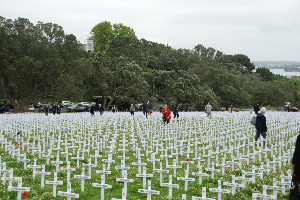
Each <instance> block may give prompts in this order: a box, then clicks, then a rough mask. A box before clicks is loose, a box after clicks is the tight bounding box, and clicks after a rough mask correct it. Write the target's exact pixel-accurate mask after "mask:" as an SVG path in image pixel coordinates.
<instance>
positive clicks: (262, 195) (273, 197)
mask: <svg viewBox="0 0 300 200" xmlns="http://www.w3.org/2000/svg"><path fill="white" fill-rule="evenodd" d="M257 197H261V198H263V199H264V200H267V198H268V199H277V195H276V196H275V195H268V194H267V185H263V193H262V194H259V193H252V199H253V200H257Z"/></svg>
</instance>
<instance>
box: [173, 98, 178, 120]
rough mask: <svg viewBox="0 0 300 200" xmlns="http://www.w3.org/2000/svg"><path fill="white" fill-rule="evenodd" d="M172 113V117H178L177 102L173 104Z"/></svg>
mask: <svg viewBox="0 0 300 200" xmlns="http://www.w3.org/2000/svg"><path fill="white" fill-rule="evenodd" d="M173 114H174V119H175V118H176V116H177V119H178V117H179V103H178V102H177V103H176V104H175V105H174V109H173Z"/></svg>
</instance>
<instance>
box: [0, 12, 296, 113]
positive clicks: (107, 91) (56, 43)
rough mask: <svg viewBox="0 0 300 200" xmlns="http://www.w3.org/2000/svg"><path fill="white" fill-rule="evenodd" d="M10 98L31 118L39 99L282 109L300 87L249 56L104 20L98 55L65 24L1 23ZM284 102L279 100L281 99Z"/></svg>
mask: <svg viewBox="0 0 300 200" xmlns="http://www.w3.org/2000/svg"><path fill="white" fill-rule="evenodd" d="M0 23H1V26H0V78H1V80H0V89H1V90H0V91H1V93H0V94H1V97H2V99H5V100H6V101H9V102H11V103H12V104H15V107H16V109H17V110H23V111H25V110H26V109H27V106H28V104H29V103H32V102H35V101H36V100H37V99H41V98H50V99H66V98H67V99H76V100H90V99H91V97H92V96H101V97H102V104H103V105H105V106H106V109H108V108H109V106H110V105H111V104H112V103H113V102H116V101H117V102H118V101H126V102H130V103H140V102H143V101H147V100H151V101H152V102H153V101H155V100H156V99H157V97H158V98H161V99H163V100H165V101H166V103H168V104H174V103H175V102H179V103H181V104H182V105H183V106H184V108H185V109H188V107H194V108H197V109H198V110H203V109H204V106H205V105H206V104H207V102H208V101H209V102H211V104H212V105H213V107H214V109H220V107H221V106H224V107H228V106H230V105H233V106H251V105H254V104H255V103H258V104H259V105H264V106H266V105H271V106H278V107H280V106H282V105H284V102H286V101H290V102H293V104H294V105H295V106H298V105H299V101H300V92H299V91H300V89H299V88H300V83H299V82H300V81H299V80H298V79H295V78H294V79H287V78H285V77H282V76H278V75H274V74H272V73H271V72H270V70H268V69H266V68H258V69H256V72H253V70H254V69H255V66H254V64H253V63H251V61H250V58H248V56H246V55H243V54H236V55H226V54H224V53H222V52H220V51H218V50H215V49H214V48H212V47H205V46H203V45H201V44H198V45H196V46H195V47H194V48H193V49H191V50H190V49H182V48H179V49H174V48H172V47H170V46H168V45H164V44H159V43H157V42H152V41H147V40H146V39H138V38H137V36H136V35H135V32H134V30H133V29H132V28H130V27H127V26H125V25H123V24H122V23H119V24H111V23H110V22H107V21H104V22H100V23H99V24H97V25H95V27H93V28H92V30H91V33H92V34H93V40H94V43H95V46H94V52H85V51H84V50H83V49H82V46H81V45H80V44H79V42H78V41H77V39H76V37H75V36H74V35H72V34H71V35H66V34H65V33H64V31H63V28H62V27H61V26H59V25H57V24H52V23H45V24H44V23H42V22H38V23H37V24H36V25H34V24H32V23H30V21H29V20H28V19H25V18H18V19H16V20H14V21H13V20H11V19H5V18H3V17H1V18H0ZM275 96H276V98H274V97H275Z"/></svg>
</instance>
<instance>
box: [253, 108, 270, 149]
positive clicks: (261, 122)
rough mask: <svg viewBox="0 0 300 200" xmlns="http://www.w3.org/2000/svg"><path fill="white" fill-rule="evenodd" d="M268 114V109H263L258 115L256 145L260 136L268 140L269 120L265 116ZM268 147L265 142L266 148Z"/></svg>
mask: <svg viewBox="0 0 300 200" xmlns="http://www.w3.org/2000/svg"><path fill="white" fill-rule="evenodd" d="M265 113H266V108H265V107H262V108H261V109H260V113H257V116H256V125H255V128H256V136H255V143H256V142H257V140H258V138H259V137H260V135H262V136H263V138H264V139H267V119H266V117H265V116H264V114H265ZM265 145H266V141H264V146H265Z"/></svg>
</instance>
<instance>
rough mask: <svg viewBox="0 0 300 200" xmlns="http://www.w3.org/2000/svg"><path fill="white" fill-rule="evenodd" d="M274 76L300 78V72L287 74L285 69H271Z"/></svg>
mask: <svg viewBox="0 0 300 200" xmlns="http://www.w3.org/2000/svg"><path fill="white" fill-rule="evenodd" d="M270 71H271V72H272V73H273V74H280V75H282V76H300V72H285V71H284V69H270Z"/></svg>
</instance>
